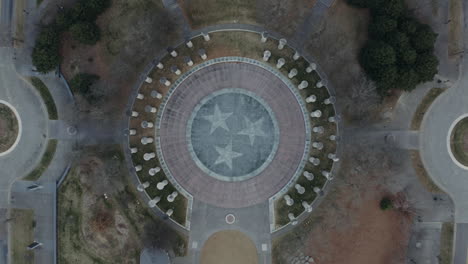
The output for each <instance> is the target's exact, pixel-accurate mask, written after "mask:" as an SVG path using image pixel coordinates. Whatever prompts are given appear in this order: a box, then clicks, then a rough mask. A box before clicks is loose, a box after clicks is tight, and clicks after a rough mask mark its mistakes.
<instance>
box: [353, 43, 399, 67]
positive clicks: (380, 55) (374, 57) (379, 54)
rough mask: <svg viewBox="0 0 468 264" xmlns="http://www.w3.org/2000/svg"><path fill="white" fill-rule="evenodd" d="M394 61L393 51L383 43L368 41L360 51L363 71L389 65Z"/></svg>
mask: <svg viewBox="0 0 468 264" xmlns="http://www.w3.org/2000/svg"><path fill="white" fill-rule="evenodd" d="M395 61H396V56H395V50H394V49H393V48H392V46H390V45H388V44H387V43H385V42H383V41H369V42H368V43H367V45H366V46H365V47H364V48H363V49H362V51H361V64H362V65H363V67H364V69H375V68H379V67H381V66H386V65H391V64H394V63H395Z"/></svg>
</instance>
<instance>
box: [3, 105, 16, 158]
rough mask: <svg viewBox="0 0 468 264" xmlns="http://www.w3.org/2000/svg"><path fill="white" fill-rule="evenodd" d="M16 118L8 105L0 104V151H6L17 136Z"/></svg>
mask: <svg viewBox="0 0 468 264" xmlns="http://www.w3.org/2000/svg"><path fill="white" fill-rule="evenodd" d="M18 129H19V128H18V120H17V119H16V116H15V114H14V113H13V111H12V110H11V109H10V107H8V106H6V105H4V104H0V153H2V152H5V151H7V150H8V149H9V148H10V147H11V146H13V144H14V143H15V141H16V138H17V137H18Z"/></svg>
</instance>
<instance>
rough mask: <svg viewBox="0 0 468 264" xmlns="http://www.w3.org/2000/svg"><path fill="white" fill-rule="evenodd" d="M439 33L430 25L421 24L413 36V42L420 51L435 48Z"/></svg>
mask: <svg viewBox="0 0 468 264" xmlns="http://www.w3.org/2000/svg"><path fill="white" fill-rule="evenodd" d="M436 38H437V34H436V33H434V31H432V29H431V27H430V26H428V25H420V26H419V27H418V29H417V30H416V32H415V33H414V35H412V37H411V43H412V44H413V47H414V48H415V49H416V50H417V51H418V52H424V51H429V50H432V49H434V43H435V41H436Z"/></svg>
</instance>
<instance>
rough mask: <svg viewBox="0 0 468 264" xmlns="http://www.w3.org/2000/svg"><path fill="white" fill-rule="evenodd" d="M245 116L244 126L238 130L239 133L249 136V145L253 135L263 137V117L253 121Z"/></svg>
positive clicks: (251, 142)
mask: <svg viewBox="0 0 468 264" xmlns="http://www.w3.org/2000/svg"><path fill="white" fill-rule="evenodd" d="M244 118H245V123H246V127H245V128H244V129H242V130H241V131H239V133H238V134H239V135H245V136H249V139H250V145H253V143H254V140H255V137H264V136H266V134H265V132H263V129H262V124H263V118H260V119H258V120H257V121H255V122H252V121H250V120H249V119H248V118H247V117H244Z"/></svg>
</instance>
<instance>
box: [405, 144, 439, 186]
mask: <svg viewBox="0 0 468 264" xmlns="http://www.w3.org/2000/svg"><path fill="white" fill-rule="evenodd" d="M410 156H411V162H412V163H413V168H414V170H415V171H416V176H417V177H418V179H419V182H421V184H422V185H423V186H424V187H425V188H426V190H428V191H429V192H431V193H444V191H442V190H441V189H440V188H439V187H438V186H437V185H436V184H435V183H434V182H433V181H432V179H431V177H430V176H429V174H427V171H426V168H424V165H423V163H422V161H421V155H420V154H419V151H417V150H411V151H410Z"/></svg>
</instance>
